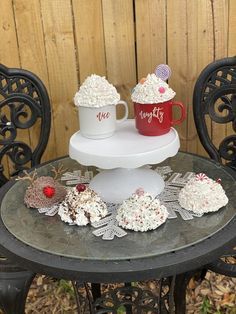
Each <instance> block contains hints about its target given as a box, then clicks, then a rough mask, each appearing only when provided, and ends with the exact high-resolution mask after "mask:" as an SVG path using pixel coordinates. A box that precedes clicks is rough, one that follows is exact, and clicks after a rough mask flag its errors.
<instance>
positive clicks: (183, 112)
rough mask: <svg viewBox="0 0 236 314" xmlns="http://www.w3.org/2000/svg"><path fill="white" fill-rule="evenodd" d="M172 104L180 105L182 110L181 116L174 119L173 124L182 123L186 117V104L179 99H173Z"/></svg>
mask: <svg viewBox="0 0 236 314" xmlns="http://www.w3.org/2000/svg"><path fill="white" fill-rule="evenodd" d="M172 106H178V107H179V108H180V110H181V116H180V118H179V119H177V120H172V121H171V125H177V124H180V123H181V122H182V121H183V120H184V119H185V118H186V109H185V106H184V105H183V104H182V102H179V101H173V102H172Z"/></svg>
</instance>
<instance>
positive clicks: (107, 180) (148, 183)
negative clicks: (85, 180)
mask: <svg viewBox="0 0 236 314" xmlns="http://www.w3.org/2000/svg"><path fill="white" fill-rule="evenodd" d="M89 186H90V188H91V189H93V190H94V191H95V192H97V193H98V194H99V195H100V196H101V198H102V200H103V201H105V202H107V203H114V204H120V203H122V201H123V200H125V199H127V198H128V197H130V196H131V195H132V194H133V193H134V192H135V191H136V190H137V189H138V188H143V189H144V190H145V191H146V192H149V193H150V194H151V195H152V196H153V197H155V196H156V195H158V194H160V193H161V192H162V191H163V190H164V187H165V183H164V180H163V178H162V177H161V176H160V175H159V174H158V173H157V172H156V171H154V170H152V169H147V168H137V169H124V168H117V169H111V170H103V171H101V172H100V173H99V174H97V175H96V176H95V177H94V178H93V179H92V180H91V182H90V184H89Z"/></svg>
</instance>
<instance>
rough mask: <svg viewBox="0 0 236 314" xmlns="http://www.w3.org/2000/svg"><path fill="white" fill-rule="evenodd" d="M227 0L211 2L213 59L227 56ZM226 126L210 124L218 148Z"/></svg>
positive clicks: (224, 134) (224, 135)
mask: <svg viewBox="0 0 236 314" xmlns="http://www.w3.org/2000/svg"><path fill="white" fill-rule="evenodd" d="M228 4H229V3H228V0H215V1H213V2H212V14H213V15H212V19H213V25H214V38H213V44H214V47H215V52H214V55H215V59H216V60H217V59H220V58H223V57H227V55H228V23H229V16H228V13H229V12H228V9H229V7H228ZM226 130H227V126H226V125H225V124H222V125H221V124H218V123H217V124H216V123H212V140H213V143H214V144H215V145H216V146H217V147H218V146H219V144H220V142H221V141H222V140H223V139H224V138H225V137H226V134H227V132H226Z"/></svg>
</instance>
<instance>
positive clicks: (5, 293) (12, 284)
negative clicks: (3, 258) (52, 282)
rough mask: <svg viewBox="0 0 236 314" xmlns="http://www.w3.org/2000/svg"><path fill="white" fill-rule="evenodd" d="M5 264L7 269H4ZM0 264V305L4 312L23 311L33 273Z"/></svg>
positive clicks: (14, 313)
mask: <svg viewBox="0 0 236 314" xmlns="http://www.w3.org/2000/svg"><path fill="white" fill-rule="evenodd" d="M4 266H6V267H7V268H8V270H6V269H5V267H4ZM4 266H3V265H0V307H1V308H2V309H3V311H4V313H6V314H16V313H17V314H23V313H25V302H26V298H27V294H28V291H29V288H30V285H31V282H32V280H33V278H34V276H35V274H34V273H32V272H30V271H27V270H22V269H20V268H18V267H16V266H15V267H14V266H13V267H12V269H10V268H11V267H10V266H11V265H10V264H8V265H4Z"/></svg>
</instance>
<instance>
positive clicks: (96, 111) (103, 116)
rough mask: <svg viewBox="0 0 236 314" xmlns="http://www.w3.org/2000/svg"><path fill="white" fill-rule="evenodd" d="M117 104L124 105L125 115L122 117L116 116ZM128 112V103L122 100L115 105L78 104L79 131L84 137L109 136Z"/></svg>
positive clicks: (125, 117)
mask: <svg viewBox="0 0 236 314" xmlns="http://www.w3.org/2000/svg"><path fill="white" fill-rule="evenodd" d="M119 104H122V105H124V107H125V115H124V117H123V118H122V119H117V118H116V106H117V105H119ZM128 114H129V110H128V105H127V103H126V102H125V101H123V100H120V101H119V102H118V103H117V104H116V105H107V106H103V107H99V108H94V107H83V106H79V123H80V132H81V134H82V135H83V136H84V137H87V138H91V139H102V138H106V137H110V136H112V135H113V133H114V132H115V130H116V126H117V123H121V122H124V121H125V120H126V119H127V118H128Z"/></svg>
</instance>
